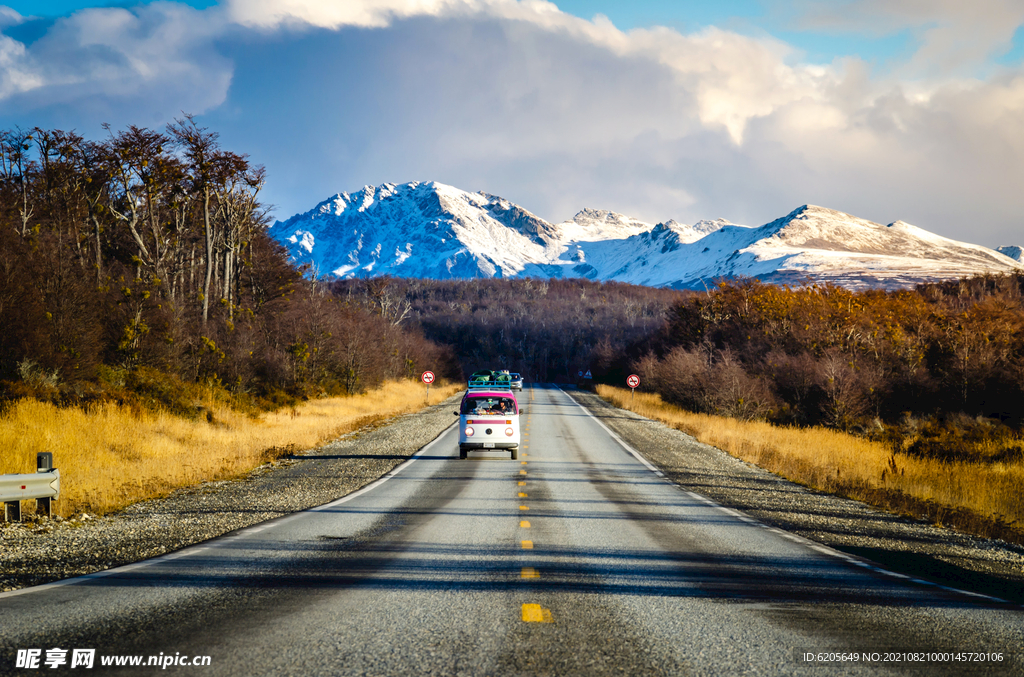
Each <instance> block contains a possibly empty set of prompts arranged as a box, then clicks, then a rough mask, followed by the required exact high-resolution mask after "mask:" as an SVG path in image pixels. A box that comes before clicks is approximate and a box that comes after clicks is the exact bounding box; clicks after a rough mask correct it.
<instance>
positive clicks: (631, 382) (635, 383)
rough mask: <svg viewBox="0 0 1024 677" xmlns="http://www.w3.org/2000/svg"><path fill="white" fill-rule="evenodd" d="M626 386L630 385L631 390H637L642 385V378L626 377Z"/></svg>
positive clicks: (634, 375)
mask: <svg viewBox="0 0 1024 677" xmlns="http://www.w3.org/2000/svg"><path fill="white" fill-rule="evenodd" d="M626 385H628V386H629V387H630V388H636V387H637V386H638V385H640V377H639V376H637V375H636V374H630V375H629V376H627V377H626Z"/></svg>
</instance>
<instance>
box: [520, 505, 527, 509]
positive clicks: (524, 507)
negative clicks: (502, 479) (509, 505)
mask: <svg viewBox="0 0 1024 677" xmlns="http://www.w3.org/2000/svg"><path fill="white" fill-rule="evenodd" d="M519 509H520V510H529V509H530V508H529V506H526V505H521V506H519Z"/></svg>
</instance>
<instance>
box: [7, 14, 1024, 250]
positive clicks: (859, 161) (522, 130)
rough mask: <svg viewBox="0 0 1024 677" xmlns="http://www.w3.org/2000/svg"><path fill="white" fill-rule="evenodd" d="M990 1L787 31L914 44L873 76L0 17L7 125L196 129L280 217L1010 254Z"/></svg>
mask: <svg viewBox="0 0 1024 677" xmlns="http://www.w3.org/2000/svg"><path fill="white" fill-rule="evenodd" d="M989 2H990V4H991V5H992V8H991V9H992V11H993V14H995V15H998V16H999V20H998V21H996V20H994V19H993V20H989V19H987V18H978V17H974V16H973V15H971V14H970V13H963V12H962V10H961V9H960V5H959V3H954V2H916V1H914V0H904V1H903V2H886V3H881V2H875V1H874V0H863V1H861V2H852V3H841V4H842V5H843V6H842V7H841V8H840V9H841V11H838V10H837V9H836V3H819V2H808V3H805V4H804V5H803V6H801V8H800V9H801V13H800V15H799V21H801V22H802V23H803V25H806V26H812V25H813V26H821V27H825V28H827V29H828V30H833V31H860V32H869V31H880V30H881V31H897V30H913V31H915V35H918V39H919V42H918V48H917V49H916V51H915V52H914V54H913V55H912V56H911V57H910V58H909V59H908V60H907V62H906V63H905V64H901V65H900V66H899V67H898V68H895V69H893V70H892V73H891V74H889V75H886V76H884V77H880V76H877V75H874V74H873V73H872V70H871V68H870V67H869V65H868V64H866V63H865V62H863V61H862V60H860V59H858V58H857V57H849V58H844V59H837V60H836V61H834V62H832V63H828V64H809V63H804V62H802V61H801V57H800V54H799V52H798V51H797V50H794V49H793V48H792V47H791V46H789V45H787V44H786V43H785V42H783V41H780V40H778V39H775V38H773V37H771V36H769V35H757V36H749V35H742V34H739V33H736V32H731V31H726V30H721V29H717V28H707V29H704V30H701V31H699V32H696V33H692V34H681V33H679V32H677V31H674V30H671V29H667V28H651V29H634V30H631V31H629V32H623V31H620V30H619V29H617V28H616V27H615V26H614V25H612V24H611V22H609V21H608V20H607V19H604V18H602V17H597V18H595V19H594V20H591V21H586V20H582V19H579V18H576V17H573V16H570V15H567V14H564V13H562V12H560V11H559V10H558V8H557V7H556V6H555V5H553V4H551V3H547V2H535V1H524V2H514V1H512V0H419V1H417V0H387V1H384V2H347V3H323V2H314V1H313V0H230V1H228V2H224V3H222V4H221V5H219V6H217V7H212V8H210V9H207V10H202V11H200V10H194V9H191V8H189V7H186V6H184V5H180V4H176V3H173V2H158V3H153V4H150V5H145V6H141V7H137V8H132V9H121V8H105V9H89V10H83V11H80V12H77V13H75V14H73V15H71V16H68V17H63V18H60V19H57V20H55V21H53V20H34V19H30V18H24V17H20V16H18V15H17V14H15V13H13V12H11V11H10V10H6V11H3V10H0V31H2V35H0V124H2V125H3V126H5V127H9V126H13V125H21V126H23V127H24V126H33V125H40V126H58V127H62V128H75V129H77V130H78V131H79V132H80V133H84V134H86V135H94V136H99V135H100V133H101V131H100V129H99V126H100V124H101V123H102V122H110V123H111V124H113V125H114V126H123V125H126V124H139V125H148V126H160V125H162V124H164V123H166V122H167V121H169V120H170V119H171V118H173V117H174V116H177V115H180V113H181V112H182V111H187V112H191V113H196V114H198V115H199V116H200V120H201V121H202V122H203V124H206V125H208V126H209V127H210V128H212V129H215V130H217V131H219V132H220V133H221V135H222V140H223V142H224V143H225V145H227V146H228V147H230V148H232V149H234V150H238V151H242V152H247V153H249V154H250V155H251V156H252V157H253V159H254V160H256V161H258V162H261V163H263V164H265V165H266V166H267V168H268V170H269V172H270V184H269V186H268V193H267V195H268V197H269V199H270V200H271V201H272V202H274V203H275V204H276V205H277V206H278V216H279V217H281V218H287V217H288V216H290V215H291V214H293V213H294V212H296V211H300V210H305V209H308V208H310V207H312V206H313V205H314V204H315V203H316V202H317V201H319V200H321V199H324V198H326V197H327V196H328V195H330V194H333V193H334V192H337V191H340V190H356V189H358V188H360V187H362V186H363V185H364V184H368V183H382V182H385V181H393V182H402V181H410V180H438V181H442V182H444V183H449V184H452V185H456V186H459V187H460V188H464V189H467V190H484V191H487V192H491V193H496V194H499V195H502V196H503V197H507V198H509V199H511V200H514V201H516V202H518V203H520V204H522V205H523V206H524V207H526V208H528V209H530V210H532V211H534V212H536V213H538V214H539V215H540V216H543V217H544V218H547V219H549V220H556V221H557V220H562V219H565V218H569V217H571V215H572V213H573V212H574V211H575V210H577V209H580V208H582V207H584V206H590V207H597V208H607V209H613V210H616V211H621V212H624V213H628V214H630V215H633V216H637V217H640V218H644V219H647V220H650V221H659V220H666V219H669V218H675V219H677V220H680V221H687V222H693V221H696V220H698V219H700V218H714V217H719V216H722V217H725V218H729V219H731V220H733V221H736V222H741V223H749V224H752V225H757V224H760V223H763V222H765V221H768V220H770V219H772V218H775V217H777V216H780V215H782V214H784V213H786V212H788V211H790V210H791V209H793V208H795V207H797V206H799V205H801V204H804V203H813V204H821V205H824V206H827V207H831V208H834V209H841V210H844V211H848V212H851V213H854V214H856V215H858V216H862V217H865V218H869V219H873V220H877V221H883V222H889V221H893V220H896V219H903V220H905V221H908V222H911V223H915V224H916V225H920V226H922V227H925V228H928V229H930V230H934V231H936V232H939V233H941V234H943V235H946V236H948V237H954V238H959V239H966V240H971V241H975V242H979V243H981V244H987V245H989V246H996V245H1000V244H1012V243H1017V244H1019V242H1018V241H1019V240H1021V235H1019V233H1020V232H1021V231H1020V217H1019V216H1018V215H1019V214H1020V213H1021V212H1022V210H1024V199H1022V198H1021V197H1020V195H1019V193H1020V192H1021V191H1020V190H1019V186H1020V185H1021V180H1022V179H1024V135H1022V134H1021V133H1020V129H1021V124H1022V122H1024V72H1022V69H1021V67H1020V65H1019V64H1018V65H1017V66H1015V67H1012V68H1010V67H1005V66H1004V67H995V66H992V65H991V63H990V62H989V61H986V59H988V58H989V57H990V56H991V55H992V54H995V53H997V52H999V51H1000V50H1005V49H1006V44H1007V41H1008V40H1009V39H1011V38H1012V34H1013V31H1014V30H1015V28H1014V29H1013V30H1011V29H1009V28H1007V27H1008V26H1014V25H1015V22H1016V26H1019V25H1020V23H1021V22H1022V21H1024V16H1022V13H1021V12H1020V11H1017V6H1018V5H1019V3H1015V2H1010V1H1009V0H1005V1H1003V0H989ZM978 13H979V14H984V12H978ZM958 22H959V23H958ZM954 25H959V26H961V33H962V34H961V35H960V36H959V37H958V38H957V39H956V40H954V39H953V38H952V37H950V34H949V33H948V31H945V28H946V27H948V26H954ZM944 31H945V32H944ZM1008 31H1009V33H1008ZM978 64H985V68H984V69H983V70H984V73H983V76H982V75H979V74H978V73H979V71H978V69H977V68H975V67H976V66H977V65H978ZM972 68H973V70H972Z"/></svg>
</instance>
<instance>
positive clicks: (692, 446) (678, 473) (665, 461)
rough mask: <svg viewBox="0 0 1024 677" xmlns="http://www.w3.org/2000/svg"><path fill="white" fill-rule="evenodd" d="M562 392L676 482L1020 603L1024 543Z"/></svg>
mask: <svg viewBox="0 0 1024 677" xmlns="http://www.w3.org/2000/svg"><path fill="white" fill-rule="evenodd" d="M566 392H567V393H568V394H569V395H570V396H571V397H573V398H574V399H575V400H576V401H577V402H579V403H580V404H581V405H583V406H584V407H586V408H587V410H588V411H589V412H590V413H591V414H592V415H593V416H595V417H596V418H597V419H598V420H600V421H601V422H602V423H603V424H604V425H606V426H607V427H608V428H610V429H611V430H613V431H614V432H615V433H616V434H618V435H619V436H620V437H621V438H622V439H623V440H624V441H625V442H626V443H627V444H629V445H630V446H632V447H633V448H634V449H636V450H637V451H638V452H640V453H641V454H642V455H643V456H644V457H645V458H646V459H647V460H648V461H650V462H651V463H652V464H654V465H655V466H656V467H658V468H659V469H660V470H661V471H662V472H663V473H665V475H666V477H668V478H669V479H670V480H672V481H673V482H675V483H677V484H679V485H680V486H682V487H684V488H686V489H688V490H689V491H693V492H694V493H698V494H701V495H703V496H706V497H707V498H710V499H712V500H714V501H716V502H717V503H719V504H721V505H723V506H726V507H729V508H733V509H736V510H741V511H743V512H744V513H747V514H748V515H750V516H752V517H755V518H757V519H758V520H760V521H762V522H764V523H766V524H769V525H771V526H775V527H778V528H780V529H784V530H786V531H789V532H792V533H795V534H798V535H800V536H802V537H804V538H807V539H810V540H812V541H816V542H818V543H822V544H824V545H827V546H829V547H831V548H834V549H836V550H840V551H843V552H846V553H848V554H850V555H854V556H856V557H861V558H865V559H869V560H872V561H874V562H876V563H878V564H880V565H881V566H883V567H884V568H886V569H889V570H892V571H897V572H899V573H903V574H906V575H909V576H914V577H918V578H923V579H925V580H928V581H932V582H935V583H939V584H941V585H948V586H951V587H956V588H960V589H963V590H969V591H971V592H977V593H980V594H985V595H992V596H995V597H999V598H1002V599H1005V600H1009V601H1013V602H1017V603H1022V604H1024V548H1022V547H1020V546H1017V545H1013V544H1010V543H1006V542H1004V541H999V540H994V539H986V538H977V537H974V536H969V535H966V534H962V533H958V532H955V531H952V530H951V529H945V528H940V527H936V526H934V525H932V524H929V523H927V522H922V521H918V520H914V519H912V518H909V517H903V516H899V515H893V514H891V513H886V512H883V511H881V510H877V509H875V508H872V507H870V506H868V505H865V504H864V503H860V502H858V501H853V500H850V499H845V498H839V497H836V496H832V495H830V494H824V493H820V492H817V491H813V490H811V489H808V488H806V487H803V486H800V485H798V484H794V483H793V482H790V481H788V480H785V479H783V478H781V477H778V476H777V475H773V474H771V473H769V472H767V471H766V470H763V469H761V468H759V467H757V466H754V465H751V464H749V463H745V462H743V461H740V460H739V459H737V458H734V457H732V456H730V455H729V454H727V453H725V452H724V451H722V450H720V449H717V448H715V447H712V446H709V445H707V444H703V443H701V442H698V441H697V440H696V439H694V438H693V437H691V436H690V435H687V434H685V433H683V432H681V431H679V430H675V429H673V428H669V427H668V426H666V425H664V424H662V423H660V422H657V421H652V420H650V419H647V418H644V417H642V416H639V415H638V414H635V413H633V412H630V411H626V410H624V409H619V408H617V407H615V406H613V405H611V404H609V403H608V402H606V401H605V400H603V399H601V398H600V397H599V396H597V395H596V394H594V393H591V392H588V391H583V390H575V389H569V388H566Z"/></svg>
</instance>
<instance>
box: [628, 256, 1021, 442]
mask: <svg viewBox="0 0 1024 677" xmlns="http://www.w3.org/2000/svg"><path fill="white" fill-rule="evenodd" d="M627 352H628V354H626V355H623V357H622V362H623V363H624V364H626V365H628V368H630V369H633V370H635V371H636V372H637V373H638V374H639V375H640V376H641V379H642V383H643V387H646V388H649V389H651V390H654V391H657V392H659V393H661V394H662V395H663V396H664V397H665V398H666V399H668V400H670V401H674V402H676V403H679V404H681V405H683V406H685V407H687V408H690V409H692V410H695V411H702V412H709V413H721V414H726V415H730V416H738V417H743V418H765V419H770V420H774V421H777V422H782V423H795V424H802V425H821V424H824V425H829V426H834V427H838V428H846V429H851V428H860V429H867V428H870V427H872V426H874V427H879V428H880V427H882V426H883V425H884V424H886V423H888V424H899V423H900V422H901V421H904V422H905V421H907V420H911V419H914V418H919V417H936V416H938V417H940V418H944V419H950V418H954V417H960V419H961V427H964V421H966V420H967V419H970V418H971V417H975V418H977V417H983V418H987V419H991V420H993V421H1001V422H1003V423H1004V424H1006V425H1009V426H1013V427H1016V428H1018V429H1019V428H1020V427H1021V425H1022V424H1024V275H1022V274H1019V273H1018V274H1016V275H1008V276H984V277H975V278H970V279H961V280H955V281H949V282H942V283H936V284H926V285H920V286H918V287H917V288H916V289H913V290H904V291H893V292H885V291H877V290H871V291H860V292H854V291H850V290H848V289H844V288H842V287H837V286H833V285H827V284H826V285H810V286H806V287H800V288H787V287H778V286H775V285H769V284H762V283H760V282H757V281H756V280H746V281H732V282H725V283H722V284H720V285H719V286H718V287H716V288H714V289H712V290H710V291H708V292H707V293H703V292H701V293H691V294H688V295H686V296H685V297H684V298H683V299H681V300H679V301H678V302H677V303H675V304H674V305H673V306H672V307H671V309H670V310H669V311H668V313H667V316H666V321H665V323H664V325H663V326H662V327H661V328H660V329H659V330H658V331H657V332H654V333H652V334H651V335H650V336H648V337H647V338H646V339H645V340H643V341H641V342H638V343H636V344H634V345H632V346H630V348H629V350H628V351H627ZM968 423H969V422H968ZM968 427H969V425H968Z"/></svg>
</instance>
